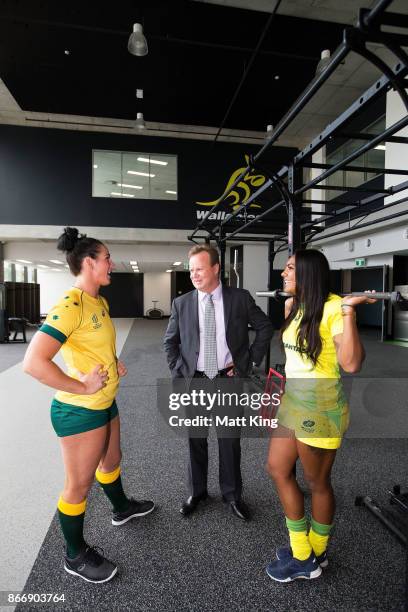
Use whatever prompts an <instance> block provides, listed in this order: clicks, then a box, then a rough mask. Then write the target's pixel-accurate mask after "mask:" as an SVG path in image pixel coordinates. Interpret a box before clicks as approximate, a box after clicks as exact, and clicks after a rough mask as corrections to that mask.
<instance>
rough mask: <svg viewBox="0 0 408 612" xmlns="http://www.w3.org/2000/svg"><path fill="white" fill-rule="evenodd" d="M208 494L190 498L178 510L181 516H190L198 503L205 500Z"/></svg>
mask: <svg viewBox="0 0 408 612" xmlns="http://www.w3.org/2000/svg"><path fill="white" fill-rule="evenodd" d="M207 497H208V493H201V495H196V496H191V497H189V498H188V500H187V501H185V502H184V504H183V505H182V506H181V508H180V512H181V514H182V515H183V516H188V515H189V514H192V513H193V512H194V510H195V509H196V508H197V506H198V504H199V503H200V501H203V500H204V499H207Z"/></svg>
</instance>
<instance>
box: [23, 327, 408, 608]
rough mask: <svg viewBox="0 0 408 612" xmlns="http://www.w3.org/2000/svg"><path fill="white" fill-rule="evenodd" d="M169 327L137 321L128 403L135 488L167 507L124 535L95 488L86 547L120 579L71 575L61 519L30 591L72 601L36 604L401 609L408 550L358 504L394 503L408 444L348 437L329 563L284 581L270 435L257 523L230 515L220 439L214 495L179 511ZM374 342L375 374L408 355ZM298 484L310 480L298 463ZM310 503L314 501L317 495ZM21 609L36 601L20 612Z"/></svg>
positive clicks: (256, 501) (339, 464)
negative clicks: (163, 412) (161, 402)
mask: <svg viewBox="0 0 408 612" xmlns="http://www.w3.org/2000/svg"><path fill="white" fill-rule="evenodd" d="M165 324H166V323H165V322H163V321H136V322H135V324H134V326H133V328H132V331H131V333H130V334H129V337H128V340H127V342H126V345H125V347H124V349H123V352H122V359H123V360H124V361H125V362H126V364H127V366H128V368H129V375H128V377H127V379H126V383H125V384H124V385H123V386H122V387H121V389H120V393H119V397H118V403H119V406H120V412H121V419H122V446H123V464H122V467H123V480H124V484H125V488H126V491H127V492H128V493H129V494H132V495H134V496H136V497H144V498H147V499H149V498H150V499H154V500H155V502H156V503H157V509H156V511H155V512H154V513H152V514H151V515H149V516H147V517H145V518H143V519H140V520H138V521H136V520H134V521H132V522H129V523H128V524H126V525H124V526H122V527H116V528H114V527H113V526H112V525H111V524H110V509H109V504H108V502H107V500H106V499H105V497H104V495H103V493H102V492H101V490H100V489H99V488H98V487H97V486H95V487H94V488H93V489H92V492H91V494H90V496H89V503H88V509H87V516H86V537H87V540H88V541H89V542H90V543H92V544H97V545H100V546H102V547H103V548H104V551H105V554H106V555H107V556H108V557H109V558H111V559H113V560H115V561H116V562H117V564H118V566H119V575H118V576H117V577H115V578H114V579H113V580H112V581H111V582H109V583H107V584H103V585H92V584H88V583H85V582H83V581H82V580H80V579H76V578H74V577H72V576H70V575H68V574H67V573H65V572H64V570H63V561H62V555H63V541H62V537H61V534H60V530H59V526H58V523H57V520H56V518H55V517H54V520H53V522H52V524H51V526H50V529H49V531H48V533H47V536H46V538H45V540H44V543H43V546H42V548H41V550H40V552H39V555H38V558H37V560H36V562H35V564H34V567H33V569H32V572H31V574H30V576H29V578H28V580H27V583H26V586H25V591H26V592H27V593H44V592H47V593H59V594H61V593H64V594H65V604H62V603H59V604H56V605H55V606H53V607H51V608H50V605H49V604H44V605H43V606H41V605H36V606H35V609H36V610H38V609H42V608H43V609H44V610H48V611H49V610H50V609H55V610H61V611H62V610H69V611H72V610H78V611H79V610H81V611H82V610H94V609H99V610H128V609H131V610H136V611H141V612H142V611H143V612H144V611H147V610H152V611H162V610H178V611H184V610H185V611H192V610H197V611H198V610H201V611H212V610H214V611H216V610H225V609H230V610H245V611H246V610H251V611H267V610H274V611H275V610H276V611H279V612H280V611H282V612H286V611H287V610H291V611H299V612H313V611H316V612H317V611H319V612H321V611H329V610H330V611H343V610H344V611H346V610H347V611H350V610H367V611H368V610H370V611H374V610H381V611H385V610H390V611H391V610H392V611H393V612H394V611H396V610H402V609H403V604H404V579H405V570H404V550H403V547H402V546H401V545H400V544H399V543H398V542H397V541H396V540H395V539H394V538H393V537H392V536H391V535H390V534H389V533H388V532H387V531H386V530H385V529H384V528H383V527H382V526H381V525H380V524H379V523H378V522H377V521H376V520H375V519H374V517H372V516H371V515H370V514H369V513H368V511H366V510H365V509H364V508H357V507H355V506H354V499H355V496H356V495H365V494H370V495H372V496H373V497H375V498H376V499H378V501H380V502H381V501H384V500H385V493H383V492H384V491H385V490H386V489H387V488H389V487H391V486H392V485H393V484H394V483H401V485H407V484H408V482H407V480H408V479H407V474H406V466H407V465H408V443H407V441H406V440H393V439H388V440H387V439H385V440H384V439H383V440H376V439H363V440H360V439H350V440H346V441H345V442H344V444H343V447H342V449H341V450H340V451H339V453H338V457H337V460H336V464H335V467H334V472H333V481H334V487H335V491H336V496H337V515H336V520H335V532H334V535H333V538H332V542H331V546H330V549H329V560H330V566H329V568H328V569H327V570H326V571H325V572H324V575H323V576H322V577H320V578H319V579H318V580H314V581H310V582H309V581H296V582H294V583H291V584H279V583H275V582H273V581H272V580H270V578H268V576H267V575H266V573H265V565H266V564H267V563H268V562H269V561H270V560H271V559H273V558H274V555H275V548H276V546H279V545H282V544H284V543H286V541H287V536H286V529H285V524H284V519H283V513H282V510H281V507H280V503H279V501H278V498H277V495H276V492H275V490H274V487H273V484H272V483H271V482H270V480H269V478H268V477H267V475H266V473H265V471H264V463H265V458H266V451H267V441H266V440H256V439H244V440H243V441H242V451H243V452H242V457H243V479H244V487H245V491H244V493H245V500H246V501H247V502H248V504H249V506H250V507H251V509H252V511H253V520H252V521H251V522H250V523H247V524H245V523H244V524H243V523H241V522H240V521H239V520H238V519H236V518H234V517H233V516H232V515H230V514H228V513H227V512H226V510H225V508H224V506H223V504H222V502H221V499H220V494H219V490H218V484H217V448H216V441H215V439H214V438H213V437H211V439H210V469H209V472H210V479H209V491H210V495H211V499H210V500H209V501H208V502H206V503H205V504H202V507H200V508H199V510H198V511H197V512H196V513H195V514H194V515H192V516H191V517H189V518H187V519H185V518H183V517H181V515H180V514H179V506H180V503H181V502H182V501H183V500H184V499H185V496H186V491H185V487H184V474H185V457H186V449H185V447H184V444H183V443H181V442H180V441H175V440H171V441H166V440H162V439H160V438H159V437H158V434H157V432H156V414H155V402H156V397H155V380H156V378H158V377H162V376H166V373H167V371H166V363H165V357H164V353H163V351H162V349H161V337H162V334H163V331H164V328H165ZM368 344H369V345H370V351H372V353H373V354H371V356H370V358H369V359H371V361H372V362H373V369H374V370H375V368H376V364H377V362H379V361H381V360H382V361H383V363H385V361H384V360H386V361H387V360H388V362H391V361H395V362H397V361H398V359H399V356H398V355H396V354H394V351H396V350H400V351H403V352H404V355H405V354H406V352H405V351H404V349H402V348H399V347H393V346H391V347H390V346H387V347H384V346H381V345H380V344H378V343H377V342H376V341H375V340H374V339H372V340H370V339H369V340H368ZM371 345H372V346H371ZM384 349H386V350H385V352H384ZM274 350H275V349H274ZM374 352H375V354H374ZM391 354H392V355H391ZM277 356H278V352H276V357H277ZM277 360H278V359H277ZM368 361H369V360H368ZM367 369H368V368H366V371H365V374H366V375H367ZM299 477H300V480H301V482H302V480H303V479H302V476H301V469H300V468H299ZM306 501H307V506H309V502H310V499H309V497H307V500H306ZM33 520H35V517H33ZM27 537H29V534H27ZM23 608H29V606H25V605H20V606H19V607H18V609H23ZM33 609H34V608H33Z"/></svg>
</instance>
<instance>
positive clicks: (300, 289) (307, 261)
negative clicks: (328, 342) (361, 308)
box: [281, 249, 330, 366]
mask: <svg viewBox="0 0 408 612" xmlns="http://www.w3.org/2000/svg"><path fill="white" fill-rule="evenodd" d="M295 260H296V294H295V296H294V298H293V306H292V310H291V311H290V314H289V316H288V317H287V319H285V322H284V324H283V326H282V329H281V334H283V332H284V331H285V329H287V328H288V327H289V325H290V324H291V322H292V321H293V319H295V318H296V316H297V314H298V312H299V310H300V312H301V314H302V319H301V321H300V324H299V329H298V334H297V337H296V347H297V349H298V350H299V351H300V353H303V354H306V355H307V357H308V358H309V359H310V360H311V361H312V363H313V365H314V366H316V364H317V362H318V360H319V355H320V353H321V352H322V339H321V337H320V333H319V326H320V322H321V320H322V316H323V308H324V304H325V302H326V300H327V298H328V296H329V293H330V268H329V262H328V261H327V259H326V257H325V256H324V255H323V253H321V252H320V251H316V250H314V249H307V250H306V249H301V250H299V251H296V253H295Z"/></svg>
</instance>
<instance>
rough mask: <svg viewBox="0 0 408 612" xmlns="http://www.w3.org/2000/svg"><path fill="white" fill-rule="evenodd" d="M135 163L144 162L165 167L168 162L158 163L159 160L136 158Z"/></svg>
mask: <svg viewBox="0 0 408 612" xmlns="http://www.w3.org/2000/svg"><path fill="white" fill-rule="evenodd" d="M137 161H141V162H146V164H157V165H158V166H167V164H168V163H169V162H165V161H160V159H149V158H148V157H138V158H137Z"/></svg>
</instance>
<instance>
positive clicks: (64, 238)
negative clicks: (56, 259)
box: [57, 227, 85, 253]
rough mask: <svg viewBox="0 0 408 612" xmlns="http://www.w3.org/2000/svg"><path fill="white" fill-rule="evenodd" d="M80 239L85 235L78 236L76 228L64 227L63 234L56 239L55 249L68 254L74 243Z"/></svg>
mask: <svg viewBox="0 0 408 612" xmlns="http://www.w3.org/2000/svg"><path fill="white" fill-rule="evenodd" d="M81 238H85V235H84V234H81V235H80V234H79V232H78V230H77V228H76V227H65V228H64V231H63V233H62V234H61V236H60V237H59V238H58V243H57V249H58V250H59V251H63V252H65V253H69V252H70V251H72V250H73V249H74V248H75V245H76V243H77V242H78V240H81Z"/></svg>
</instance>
